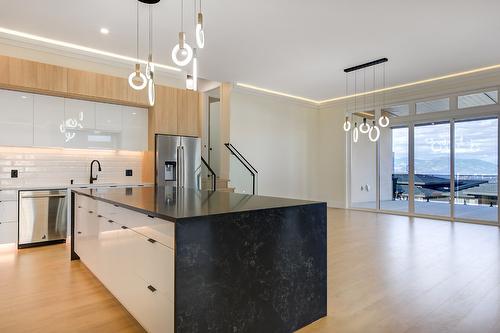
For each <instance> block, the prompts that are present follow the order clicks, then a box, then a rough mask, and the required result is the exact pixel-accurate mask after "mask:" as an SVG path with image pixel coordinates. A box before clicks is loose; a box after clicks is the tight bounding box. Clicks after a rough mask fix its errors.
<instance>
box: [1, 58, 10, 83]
mask: <svg viewBox="0 0 500 333" xmlns="http://www.w3.org/2000/svg"><path fill="white" fill-rule="evenodd" d="M0 84H2V85H7V84H9V57H6V56H0Z"/></svg>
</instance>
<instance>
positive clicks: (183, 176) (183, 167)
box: [181, 146, 186, 188]
mask: <svg viewBox="0 0 500 333" xmlns="http://www.w3.org/2000/svg"><path fill="white" fill-rule="evenodd" d="M181 151H182V187H183V188H184V186H185V185H186V168H185V165H184V164H185V163H186V156H185V155H184V146H181Z"/></svg>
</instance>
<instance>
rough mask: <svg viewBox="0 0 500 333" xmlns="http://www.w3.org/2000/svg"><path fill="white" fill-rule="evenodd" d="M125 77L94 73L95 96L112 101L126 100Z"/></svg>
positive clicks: (126, 87) (127, 87)
mask: <svg viewBox="0 0 500 333" xmlns="http://www.w3.org/2000/svg"><path fill="white" fill-rule="evenodd" d="M127 89H129V86H128V83H127V80H126V79H123V78H119V77H114V76H109V75H103V74H96V97H98V98H103V99H110V100H114V101H127Z"/></svg>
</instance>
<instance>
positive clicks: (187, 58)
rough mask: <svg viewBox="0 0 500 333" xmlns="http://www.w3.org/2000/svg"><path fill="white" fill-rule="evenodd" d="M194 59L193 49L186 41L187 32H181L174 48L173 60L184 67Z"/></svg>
mask: <svg viewBox="0 0 500 333" xmlns="http://www.w3.org/2000/svg"><path fill="white" fill-rule="evenodd" d="M191 59H193V49H192V48H191V46H189V44H188V43H186V34H185V33H184V32H179V43H178V44H177V45H175V46H174V48H173V49H172V60H173V62H174V63H175V64H176V65H177V66H181V67H184V66H186V65H187V64H189V63H190V62H191Z"/></svg>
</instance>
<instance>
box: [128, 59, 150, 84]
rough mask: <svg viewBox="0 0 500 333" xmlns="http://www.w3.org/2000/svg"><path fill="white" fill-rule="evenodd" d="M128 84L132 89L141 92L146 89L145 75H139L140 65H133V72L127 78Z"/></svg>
mask: <svg viewBox="0 0 500 333" xmlns="http://www.w3.org/2000/svg"><path fill="white" fill-rule="evenodd" d="M128 84H129V86H130V87H131V88H132V89H135V90H142V89H144V88H146V85H147V84H148V81H147V79H146V75H144V74H142V73H141V65H140V64H136V65H135V71H134V72H132V73H131V74H130V75H129V77H128Z"/></svg>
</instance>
